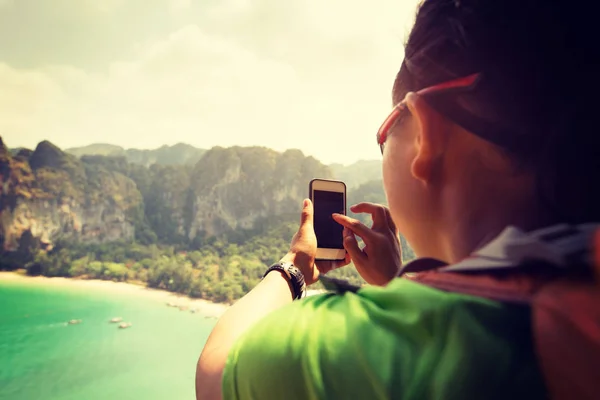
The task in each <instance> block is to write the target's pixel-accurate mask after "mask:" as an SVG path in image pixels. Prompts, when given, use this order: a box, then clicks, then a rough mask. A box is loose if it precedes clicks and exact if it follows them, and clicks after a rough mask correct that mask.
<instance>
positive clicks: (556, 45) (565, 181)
mask: <svg viewBox="0 0 600 400" xmlns="http://www.w3.org/2000/svg"><path fill="white" fill-rule="evenodd" d="M583 8H584V6H582V5H574V4H565V3H564V2H558V1H554V0H425V1H424V2H423V3H422V5H421V6H420V8H419V10H418V13H417V17H416V21H415V25H414V27H413V29H412V31H411V33H410V36H409V39H408V41H407V44H406V48H405V61H404V62H403V64H402V67H401V69H400V72H398V76H397V78H396V82H395V84H394V92H393V95H394V100H395V101H399V100H400V99H401V98H403V97H404V95H405V94H406V93H407V92H409V91H416V90H418V89H421V88H423V87H426V86H430V85H433V84H436V83H440V82H443V81H447V80H450V79H452V78H457V77H462V76H466V75H469V74H472V73H475V72H481V73H482V76H483V78H482V80H481V84H480V85H478V86H477V87H476V88H475V89H474V90H473V91H471V92H467V93H465V94H461V95H458V96H454V97H452V98H450V99H446V100H445V101H450V102H452V103H453V104H454V105H455V107H459V108H460V109H462V110H463V112H465V113H467V115H472V116H473V118H477V119H479V120H484V121H487V122H488V123H489V126H490V127H495V128H497V127H502V129H500V130H499V131H502V132H504V134H503V137H496V138H489V137H488V138H486V139H488V140H490V141H491V142H493V143H495V144H497V145H499V146H500V147H501V148H502V149H503V150H504V151H505V152H506V153H507V154H509V155H510V156H511V157H512V158H513V159H514V160H515V161H517V163H518V165H521V166H522V167H523V168H529V169H531V170H533V171H534V173H535V174H536V177H537V181H538V187H537V190H538V192H539V194H540V200H541V201H542V203H541V204H543V205H544V206H545V207H547V210H548V212H550V213H551V215H552V216H553V219H554V220H555V222H564V223H582V222H592V221H593V222H598V221H600V176H599V175H600V135H599V132H598V131H599V129H598V128H597V126H596V123H599V122H600V118H598V119H599V121H595V120H594V119H596V116H595V114H594V113H596V114H598V115H600V110H599V109H595V108H596V107H597V105H598V103H599V102H598V101H597V98H598V97H597V96H600V92H598V89H599V88H598V77H597V75H598V74H600V68H598V61H597V60H598V59H600V57H599V51H598V48H599V47H600V46H599V43H598V41H596V40H595V38H596V36H597V35H596V34H595V33H592V28H593V27H594V24H595V23H596V22H595V21H593V14H594V13H593V11H592V10H591V9H590V10H587V11H586V10H584V9H583ZM586 19H588V21H586ZM590 93H591V94H590ZM446 117H448V118H449V119H452V116H451V115H446ZM474 133H476V134H478V133H477V132H474ZM479 135H480V136H482V135H481V132H479Z"/></svg>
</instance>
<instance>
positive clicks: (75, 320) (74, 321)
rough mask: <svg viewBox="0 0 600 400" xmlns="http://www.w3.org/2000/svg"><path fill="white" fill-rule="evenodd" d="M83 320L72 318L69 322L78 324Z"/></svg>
mask: <svg viewBox="0 0 600 400" xmlns="http://www.w3.org/2000/svg"><path fill="white" fill-rule="evenodd" d="M81 322H82V321H81V320H80V319H72V320H70V321H69V322H68V324H69V325H77V324H80V323H81Z"/></svg>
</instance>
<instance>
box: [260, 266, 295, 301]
mask: <svg viewBox="0 0 600 400" xmlns="http://www.w3.org/2000/svg"><path fill="white" fill-rule="evenodd" d="M274 270H276V271H281V272H283V274H284V275H285V277H286V278H287V280H288V282H290V283H291V285H292V290H293V291H294V293H293V294H294V300H298V299H301V298H302V297H304V295H305V294H306V282H305V281H304V274H303V273H302V271H300V270H299V269H298V268H297V267H295V266H294V264H292V263H290V262H278V263H275V264H273V265H271V266H270V267H269V269H267V272H265V274H264V275H263V279H264V277H265V276H267V274H268V273H269V272H271V271H274Z"/></svg>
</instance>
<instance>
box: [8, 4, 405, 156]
mask: <svg viewBox="0 0 600 400" xmlns="http://www.w3.org/2000/svg"><path fill="white" fill-rule="evenodd" d="M0 1H1V0H0ZM115 1H116V0H115ZM383 3H385V4H387V6H386V7H389V10H388V12H384V11H385V10H386V7H384V6H383V5H382V6H380V7H366V6H360V4H362V3H358V2H356V5H353V6H348V5H347V3H342V2H340V1H338V0H331V4H329V2H327V3H323V2H317V1H315V0H304V1H302V2H300V1H290V2H286V3H283V2H277V3H275V2H273V1H266V0H255V1H252V2H250V1H247V0H225V1H221V2H219V3H218V4H217V5H216V6H214V7H212V8H209V9H205V10H204V13H203V14H202V15H203V18H204V19H200V20H198V22H197V23H191V24H187V25H185V26H181V27H179V28H178V29H176V30H174V31H173V32H171V33H170V34H168V35H167V36H163V37H159V38H157V39H153V40H147V41H145V42H140V43H138V44H137V46H136V47H135V51H134V52H133V53H132V54H131V55H130V57H128V58H127V59H122V60H117V61H113V62H111V63H110V65H108V67H107V68H106V69H105V70H104V71H102V72H89V71H86V70H83V69H80V68H75V67H72V66H68V65H52V66H44V67H38V68H32V69H17V68H14V67H11V66H9V65H7V64H0V135H3V136H4V138H5V141H6V142H7V143H8V144H9V145H11V146H16V145H27V146H30V147H33V146H34V145H35V143H37V142H38V141H40V140H42V139H50V140H51V141H54V142H55V143H56V144H58V145H60V146H65V147H67V146H76V145H84V144H88V143H91V142H108V143H115V144H119V145H123V146H125V147H138V148H151V147H158V146H160V145H162V144H175V143H177V142H187V143H191V144H194V145H196V146H199V147H205V148H206V147H211V146H214V145H221V146H230V145H263V146H268V147H272V148H275V149H278V150H284V149H286V148H300V149H301V150H303V151H304V152H306V153H308V154H312V155H315V156H316V157H317V158H319V159H321V160H323V161H325V162H350V161H353V160H356V159H359V158H374V157H378V156H379V154H378V148H377V146H376V145H375V140H374V136H375V131H376V129H377V128H378V126H379V124H380V123H381V121H382V119H383V118H384V117H385V115H386V113H387V112H388V111H389V108H390V105H391V104H390V101H391V100H390V90H391V86H392V82H393V79H394V75H395V73H396V71H397V69H398V68H399V65H400V61H401V59H402V56H403V55H402V51H401V49H402V41H403V39H404V34H403V32H404V31H405V30H406V28H405V26H406V25H405V26H402V24H399V23H398V21H399V20H401V19H402V18H399V17H398V14H401V16H403V17H404V18H406V21H409V20H410V19H411V18H412V15H414V8H415V6H414V4H413V6H412V7H406V6H404V5H403V6H400V8H399V7H398V6H395V7H393V4H397V3H398V2H396V1H394V2H389V3H387V2H383ZM392 3H393V4H392ZM344 4H346V6H343V5H344ZM180 5H181V4H180ZM189 6H190V5H188V4H186V7H189ZM191 6H194V5H193V4H192V5H191ZM405 8H406V9H407V10H408V11H406V12H405V13H404V14H402V12H404V11H402V10H404V9H405ZM373 9H375V10H373ZM394 12H395V14H396V16H395V17H393V16H390V15H388V14H394ZM406 24H408V22H407V23H406Z"/></svg>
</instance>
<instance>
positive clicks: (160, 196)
mask: <svg viewBox="0 0 600 400" xmlns="http://www.w3.org/2000/svg"><path fill="white" fill-rule="evenodd" d="M0 144H1V148H0V189H1V192H0V244H1V245H2V248H3V249H4V251H14V250H16V249H17V248H18V247H19V241H20V238H21V237H22V235H23V234H24V233H27V232H29V234H28V238H29V237H33V238H34V239H37V240H38V241H39V242H41V244H42V245H45V246H47V247H49V246H52V244H54V243H56V241H58V240H61V239H64V240H67V241H74V242H78V243H105V242H112V241H131V240H136V241H139V242H142V243H145V244H148V243H153V242H158V243H170V244H177V245H180V246H189V245H191V244H192V243H198V241H199V240H200V241H201V240H204V238H207V237H211V236H216V235H221V234H227V233H231V232H240V231H247V230H250V231H253V232H256V233H259V231H260V229H261V228H260V226H266V225H265V221H266V220H267V221H268V220H270V221H275V222H281V221H283V220H286V219H287V220H289V218H293V219H294V220H296V218H297V216H298V212H299V209H300V203H301V201H302V199H303V198H304V197H306V196H307V195H308V182H309V181H310V180H311V179H312V178H314V177H323V178H328V177H331V173H330V170H329V168H328V167H326V166H325V165H323V164H321V163H320V162H318V161H317V160H315V159H314V158H312V157H305V156H304V155H303V154H302V152H300V151H298V150H289V151H286V152H284V153H278V152H276V151H273V150H270V149H267V148H261V147H248V148H242V147H233V148H228V149H224V148H219V147H216V148H213V149H211V150H209V151H208V152H206V153H205V154H204V156H203V157H202V158H201V159H200V160H199V161H198V162H197V163H196V164H195V166H189V165H159V164H154V165H152V166H150V167H149V168H148V167H145V166H142V165H139V164H135V163H131V162H128V160H127V159H126V158H125V157H124V156H120V157H114V156H83V157H81V159H78V158H77V157H75V156H73V155H70V154H67V153H65V152H63V151H61V150H60V149H59V148H57V147H56V146H54V145H52V144H51V143H49V142H42V143H40V144H39V145H38V146H37V148H36V149H35V151H33V152H32V151H29V150H26V149H24V150H20V151H19V152H18V154H16V155H11V154H10V153H9V152H8V150H7V149H6V147H5V146H4V144H3V143H1V142H0ZM261 224H262V225H261ZM259 225H260V226H259ZM28 240H29V239H28ZM0 255H1V254H0Z"/></svg>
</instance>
